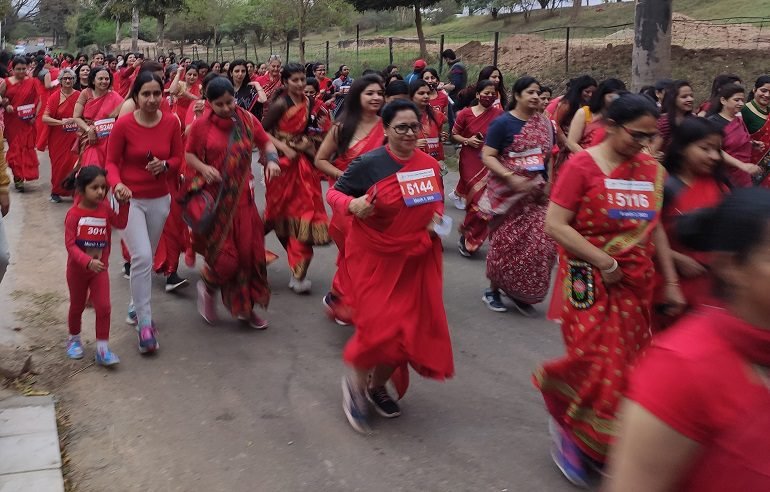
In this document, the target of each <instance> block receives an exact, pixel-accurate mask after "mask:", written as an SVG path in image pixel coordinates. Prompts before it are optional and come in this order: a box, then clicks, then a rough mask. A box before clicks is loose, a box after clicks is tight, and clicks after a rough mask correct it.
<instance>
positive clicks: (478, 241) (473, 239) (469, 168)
mask: <svg viewBox="0 0 770 492" xmlns="http://www.w3.org/2000/svg"><path fill="white" fill-rule="evenodd" d="M501 114H503V110H502V108H500V107H499V106H494V107H491V108H489V109H487V110H486V111H484V112H483V113H481V114H480V115H478V116H476V115H474V114H473V109H472V108H465V109H463V110H461V111H460V112H459V113H457V119H456V120H455V125H454V127H453V128H452V133H453V134H455V135H460V136H462V137H465V138H470V137H473V136H474V135H478V134H479V133H480V134H481V135H484V136H486V134H487V129H488V128H489V125H490V124H491V123H492V121H494V120H495V118H497V117H498V116H500V115H501ZM482 140H483V139H482ZM488 177H489V170H488V169H487V168H486V167H484V163H483V162H482V161H481V148H478V149H474V148H473V147H469V146H467V145H463V146H462V148H461V149H460V180H459V181H458V182H457V187H456V188H455V193H456V194H457V196H460V197H462V198H464V199H465V221H464V222H463V223H462V225H460V234H462V236H463V237H464V238H465V247H466V248H467V249H468V251H471V252H473V251H476V250H478V249H479V247H480V246H481V245H482V244H483V243H484V241H485V240H486V239H487V234H488V229H487V226H488V224H487V221H486V219H485V217H484V216H483V214H481V213H480V211H479V205H478V202H479V199H480V198H481V195H482V194H483V193H484V189H485V187H486V185H487V179H488Z"/></svg>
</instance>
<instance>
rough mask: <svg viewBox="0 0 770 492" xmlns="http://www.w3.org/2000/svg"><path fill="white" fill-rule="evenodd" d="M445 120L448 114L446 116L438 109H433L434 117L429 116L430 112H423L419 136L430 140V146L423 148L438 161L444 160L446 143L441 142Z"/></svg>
mask: <svg viewBox="0 0 770 492" xmlns="http://www.w3.org/2000/svg"><path fill="white" fill-rule="evenodd" d="M434 120H435V122H434ZM445 121H446V116H444V113H439V112H438V111H436V110H434V111H433V119H431V118H430V117H429V116H428V113H423V114H422V118H421V121H420V123H421V124H422V130H421V131H420V134H419V135H418V138H421V139H422V138H424V139H425V140H427V141H428V146H427V147H426V148H425V149H423V152H425V153H426V154H428V155H430V156H431V157H433V158H434V159H436V160H437V161H443V160H444V144H443V143H442V142H441V128H442V127H443V126H444V122H445Z"/></svg>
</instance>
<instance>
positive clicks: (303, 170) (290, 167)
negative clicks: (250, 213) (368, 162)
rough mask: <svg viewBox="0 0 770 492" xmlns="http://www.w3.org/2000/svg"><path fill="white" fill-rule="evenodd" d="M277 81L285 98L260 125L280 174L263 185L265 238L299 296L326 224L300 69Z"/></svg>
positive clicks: (309, 104)
mask: <svg viewBox="0 0 770 492" xmlns="http://www.w3.org/2000/svg"><path fill="white" fill-rule="evenodd" d="M281 79H282V84H283V86H284V88H285V92H284V91H282V92H281V93H278V94H277V95H276V97H275V99H274V100H273V102H272V104H271V105H270V112H269V113H268V114H267V115H266V116H265V119H264V125H265V130H267V131H268V132H270V134H271V135H272V141H273V144H274V145H275V146H276V147H277V148H278V150H279V151H280V153H281V159H280V165H281V174H280V176H278V177H275V178H273V179H271V180H270V181H269V182H267V183H266V188H267V192H266V197H265V198H266V201H265V234H267V233H269V232H270V231H275V235H276V236H278V240H279V241H281V244H282V245H283V247H284V249H286V253H287V255H288V261H289V268H290V269H291V272H292V274H291V279H290V280H289V288H290V289H291V290H293V291H294V292H295V293H297V294H302V293H307V292H309V291H310V287H311V283H310V280H309V279H307V278H306V277H307V270H308V266H309V265H310V261H311V260H312V259H313V246H314V245H315V246H317V245H323V244H328V243H329V229H328V224H329V220H328V218H327V216H326V208H325V207H324V202H323V197H322V196H321V183H320V180H319V179H318V174H317V172H316V170H315V167H313V160H314V159H315V152H316V147H315V144H314V143H313V140H312V136H310V135H308V134H307V133H308V132H307V129H308V122H309V121H312V119H313V117H314V115H313V108H314V107H315V101H311V100H310V99H309V98H308V97H306V96H305V80H306V78H305V68H304V67H303V66H302V65H300V64H298V63H289V64H288V65H286V66H285V67H283V70H282V72H281Z"/></svg>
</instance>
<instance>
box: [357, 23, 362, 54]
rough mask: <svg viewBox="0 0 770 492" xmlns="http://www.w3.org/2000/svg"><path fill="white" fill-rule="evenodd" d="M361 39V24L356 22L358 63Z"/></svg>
mask: <svg viewBox="0 0 770 492" xmlns="http://www.w3.org/2000/svg"><path fill="white" fill-rule="evenodd" d="M360 41H361V26H360V25H359V24H356V63H358V45H359V43H360Z"/></svg>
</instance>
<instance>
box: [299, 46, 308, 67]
mask: <svg viewBox="0 0 770 492" xmlns="http://www.w3.org/2000/svg"><path fill="white" fill-rule="evenodd" d="M305 46H306V45H305V42H304V41H302V45H301V46H300V47H299V49H300V60H299V61H300V63H302V64H303V65H304V64H305Z"/></svg>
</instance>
